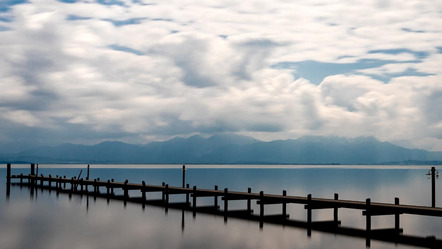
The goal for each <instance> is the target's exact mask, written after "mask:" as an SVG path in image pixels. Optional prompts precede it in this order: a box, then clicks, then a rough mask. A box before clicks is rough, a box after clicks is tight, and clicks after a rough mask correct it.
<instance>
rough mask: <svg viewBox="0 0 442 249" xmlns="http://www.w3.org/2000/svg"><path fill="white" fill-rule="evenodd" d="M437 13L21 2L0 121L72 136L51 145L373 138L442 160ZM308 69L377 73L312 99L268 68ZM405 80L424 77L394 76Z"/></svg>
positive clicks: (5, 37)
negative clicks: (229, 137) (440, 155)
mask: <svg viewBox="0 0 442 249" xmlns="http://www.w3.org/2000/svg"><path fill="white" fill-rule="evenodd" d="M441 10H442V6H441V4H440V3H438V1H425V2H422V1H406V2H404V1H389V2H384V1H382V3H381V2H376V3H372V2H366V1H351V2H348V1H339V0H335V1H327V2H322V1H301V2H295V3H294V2H286V1H276V2H275V1H273V2H271V3H270V2H268V1H254V2H253V4H251V3H250V2H238V1H225V2H222V3H220V2H217V1H206V2H204V3H195V2H189V1H168V2H167V3H165V2H161V1H158V2H155V3H154V5H143V2H142V1H141V3H134V2H132V1H125V4H124V6H120V5H102V4H97V3H95V2H94V1H81V2H77V3H73V4H67V3H62V2H57V1H53V0H38V1H37V0H31V1H29V3H24V4H19V5H14V6H12V7H11V10H10V12H8V14H10V15H12V17H13V20H12V21H11V22H9V23H4V24H2V25H3V26H5V25H6V27H7V28H8V29H9V30H6V31H1V32H0V52H1V53H2V57H1V58H0V66H1V68H0V76H1V81H0V84H1V87H2V89H4V90H2V91H1V92H0V108H1V109H2V115H1V117H2V118H3V119H5V120H8V122H13V123H16V124H17V127H14V129H17V130H18V129H20V125H23V126H26V127H45V126H46V125H47V126H49V127H51V128H50V129H54V128H57V129H58V130H64V129H72V126H73V125H74V126H75V127H77V128H78V127H82V128H81V129H80V128H78V130H75V131H76V132H78V134H73V135H72V137H71V138H68V137H63V138H60V140H62V139H63V140H69V139H74V138H73V137H74V136H81V134H83V133H84V134H86V133H87V134H91V133H94V132H95V133H101V134H103V135H102V137H100V138H99V139H105V138H106V136H114V138H115V137H118V136H121V139H128V137H131V138H130V139H134V137H135V138H138V139H139V140H138V141H139V142H147V141H145V140H143V139H144V138H149V139H151V138H163V139H164V138H167V137H170V136H174V135H189V134H195V133H212V132H223V131H231V132H238V133H243V134H251V135H255V136H258V137H259V138H264V139H274V138H293V137H298V136H302V135H307V134H314V135H343V136H361V135H364V136H367V135H372V136H376V137H378V138H380V139H382V140H409V141H415V144H416V146H420V147H423V148H429V149H440V150H442V138H441V137H440V135H439V134H441V125H440V124H441V122H442V115H440V114H439V112H438V111H437V109H436V106H438V105H440V104H441V98H442V96H441V94H440V92H441V89H440V87H439V85H440V83H439V82H440V79H441V77H442V72H441V69H440V65H439V64H440V63H439V62H440V61H441V60H442V58H441V54H440V53H438V51H439V49H438V48H440V47H441V43H440V38H441V35H440V34H441V31H442V25H441V23H442V22H441V20H440V19H441V18H440V15H439V12H440V11H441ZM2 15H3V14H2ZM5 15H6V14H5ZM389 50H393V51H389ZM418 53H420V54H419V55H421V56H419V55H418ZM306 60H310V61H318V62H328V63H347V64H348V63H354V65H357V64H358V63H359V62H360V61H361V60H366V61H373V62H378V61H385V63H381V64H379V63H378V64H376V63H374V64H373V66H372V67H369V66H367V65H370V64H369V63H367V64H365V65H364V68H362V69H358V68H357V67H355V68H356V69H355V70H354V71H349V72H348V73H347V74H343V73H342V72H336V73H333V72H332V73H330V76H329V77H326V78H325V79H324V80H323V82H322V83H321V84H319V85H314V84H312V83H310V82H309V81H308V80H307V79H302V78H299V77H298V76H297V75H298V74H297V73H298V72H294V75H293V72H292V71H290V69H289V68H286V69H284V68H279V69H276V68H271V65H274V64H278V63H281V62H292V63H293V62H302V61H306ZM367 67H368V68H367ZM410 71H411V72H417V73H420V75H422V76H405V75H401V74H404V73H407V72H410ZM425 74H429V76H425ZM363 75H370V76H381V77H386V76H388V75H398V76H403V77H395V78H392V79H391V80H390V82H388V83H387V84H386V83H384V82H381V81H378V80H376V79H373V78H370V77H368V76H363ZM77 128H76V129H77ZM10 129H12V128H10ZM2 132H6V133H8V131H6V130H3V131H2ZM82 132H83V133H82ZM11 134H15V133H13V132H12V133H11ZM111 134H114V135H111ZM1 135H2V137H5V136H8V135H6V134H1ZM91 139H96V138H91ZM409 143H411V142H409Z"/></svg>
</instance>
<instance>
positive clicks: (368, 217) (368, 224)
mask: <svg viewBox="0 0 442 249" xmlns="http://www.w3.org/2000/svg"><path fill="white" fill-rule="evenodd" d="M365 204H366V208H365V209H366V210H365V230H366V233H367V237H366V239H365V246H366V247H370V244H371V214H370V205H371V200H370V198H367V199H366V200H365Z"/></svg>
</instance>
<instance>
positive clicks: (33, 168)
mask: <svg viewBox="0 0 442 249" xmlns="http://www.w3.org/2000/svg"><path fill="white" fill-rule="evenodd" d="M31 175H35V164H33V163H31Z"/></svg>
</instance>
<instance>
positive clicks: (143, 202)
mask: <svg viewBox="0 0 442 249" xmlns="http://www.w3.org/2000/svg"><path fill="white" fill-rule="evenodd" d="M141 184H142V185H143V188H142V189H141V204H142V205H143V210H144V209H145V208H146V182H145V181H142V182H141Z"/></svg>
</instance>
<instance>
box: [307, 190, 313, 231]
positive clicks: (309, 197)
mask: <svg viewBox="0 0 442 249" xmlns="http://www.w3.org/2000/svg"><path fill="white" fill-rule="evenodd" d="M311 205H312V195H311V194H308V195H307V206H308V208H307V224H308V227H307V236H308V237H311V236H312V209H311V208H310V206H311Z"/></svg>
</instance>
